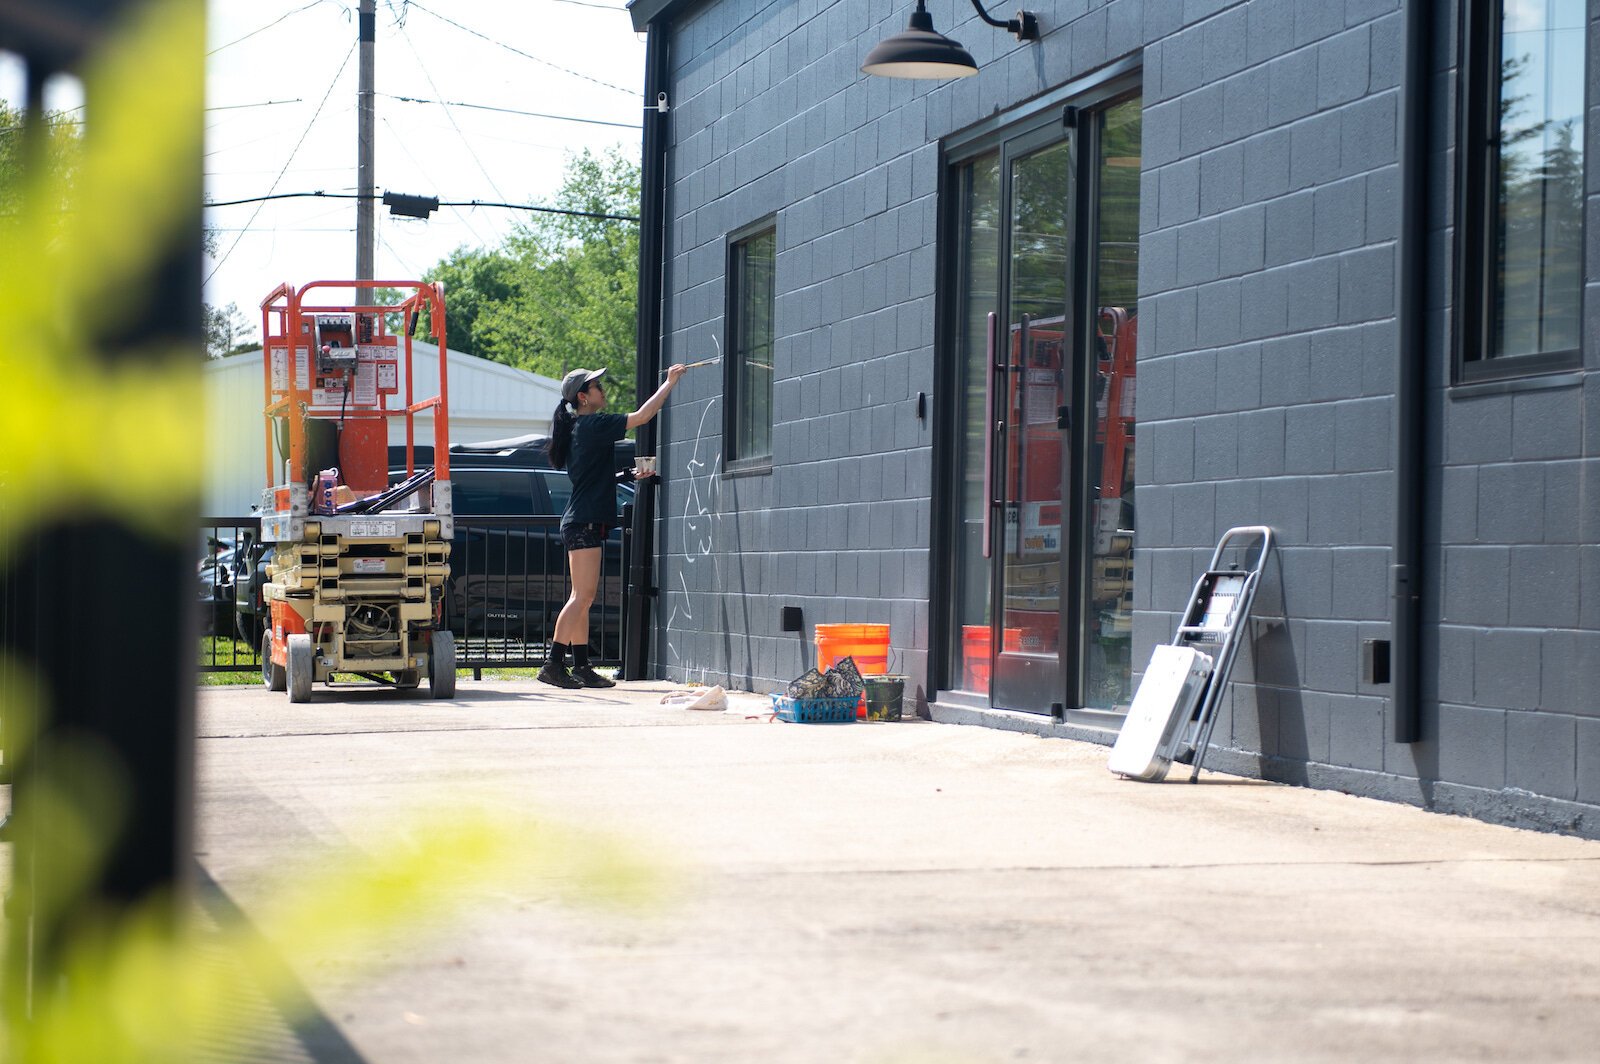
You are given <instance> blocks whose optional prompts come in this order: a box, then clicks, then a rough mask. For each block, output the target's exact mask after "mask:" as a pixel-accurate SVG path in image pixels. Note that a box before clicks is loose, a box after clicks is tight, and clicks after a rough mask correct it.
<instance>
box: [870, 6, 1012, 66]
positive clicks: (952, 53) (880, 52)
mask: <svg viewBox="0 0 1600 1064" xmlns="http://www.w3.org/2000/svg"><path fill="white" fill-rule="evenodd" d="M972 7H973V10H975V11H977V12H978V17H979V18H981V19H983V21H985V22H987V23H988V24H989V25H991V26H997V27H999V28H1000V29H1003V30H1010V31H1011V33H1012V34H1013V35H1015V36H1016V38H1017V40H1019V41H1036V40H1038V39H1039V20H1038V18H1037V17H1035V16H1034V14H1033V12H1031V11H1018V12H1017V17H1016V18H1014V19H1009V20H1006V21H1002V20H1000V19H997V18H991V17H990V15H989V12H987V11H985V10H984V9H983V5H982V4H980V3H979V2H978V0H972ZM861 72H862V73H863V74H877V75H878V76H880V77H886V78H964V77H968V76H970V75H972V74H976V73H977V72H978V64H977V63H976V62H975V61H974V60H973V58H972V55H971V54H970V53H969V52H968V51H967V50H966V49H965V48H963V47H961V45H959V44H957V43H956V42H955V41H952V40H951V39H950V38H949V37H946V36H944V35H943V34H939V33H935V32H934V29H933V17H932V16H931V15H929V14H928V10H927V8H926V7H924V6H923V0H917V9H916V10H915V11H913V12H911V22H910V24H909V25H907V26H906V28H905V30H904V32H902V33H897V34H895V35H894V36H893V37H887V38H885V39H884V40H882V41H880V42H879V43H878V46H877V47H876V48H874V49H872V51H870V52H868V53H867V61H866V62H865V63H862V64H861Z"/></svg>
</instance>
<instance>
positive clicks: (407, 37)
mask: <svg viewBox="0 0 1600 1064" xmlns="http://www.w3.org/2000/svg"><path fill="white" fill-rule="evenodd" d="M399 29H400V39H401V40H403V41H405V42H406V47H407V48H409V49H411V54H412V55H414V56H416V57H417V69H418V70H420V71H422V77H423V79H424V80H425V81H427V83H428V87H429V88H431V89H432V90H433V94H434V95H435V96H443V95H444V93H442V92H440V91H439V86H437V85H435V84H434V83H433V75H432V74H430V73H428V65H427V64H426V63H424V62H423V61H422V53H421V52H419V51H417V46H416V45H415V44H413V43H411V34H409V33H407V32H406V28H405V26H403V25H402V26H400V27H399ZM444 115H445V117H446V118H448V119H449V120H450V125H451V126H453V127H454V128H455V131H456V136H458V137H460V138H461V146H462V147H463V148H465V149H467V156H468V157H469V158H470V159H471V160H472V161H473V162H474V163H476V164H477V165H478V170H479V172H481V173H482V174H483V177H484V180H486V181H488V182H489V187H490V188H492V189H494V194H495V195H496V196H499V197H500V198H501V199H505V198H506V194H505V193H504V192H502V191H500V186H499V185H497V184H495V181H494V177H493V176H492V175H491V174H490V173H489V168H488V167H486V166H484V165H483V160H482V159H480V158H478V153H477V152H475V151H473V150H472V141H470V140H468V139H467V135H466V134H465V133H463V132H461V127H460V126H458V125H456V116H455V115H454V114H452V113H451V112H450V109H449V108H446V109H445V112H444Z"/></svg>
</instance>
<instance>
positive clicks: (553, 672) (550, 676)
mask: <svg viewBox="0 0 1600 1064" xmlns="http://www.w3.org/2000/svg"><path fill="white" fill-rule="evenodd" d="M534 679H536V680H538V681H539V682H540V683H547V684H550V685H551V686H552V687H560V688H564V689H566V690H568V691H576V690H578V689H579V688H581V687H583V686H584V683H583V681H582V680H580V679H578V678H577V677H576V676H574V675H572V673H570V672H568V671H567V667H566V666H565V665H557V664H555V663H554V662H550V661H547V662H545V663H544V668H542V669H540V670H539V675H538V676H535V677H534Z"/></svg>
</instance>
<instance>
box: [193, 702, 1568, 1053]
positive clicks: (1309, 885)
mask: <svg viewBox="0 0 1600 1064" xmlns="http://www.w3.org/2000/svg"><path fill="white" fill-rule="evenodd" d="M668 690H673V688H670V687H668V686H666V685H663V684H640V685H625V686H624V687H622V688H618V689H617V690H615V691H608V692H598V693H593V694H589V693H584V694H579V695H570V694H569V693H567V692H560V691H555V690H553V689H551V688H548V687H543V686H541V685H538V684H535V683H532V682H526V683H518V682H484V683H474V682H470V681H462V683H461V685H460V690H459V696H460V697H459V698H458V699H457V700H456V701H454V702H449V703H441V702H431V701H428V700H426V699H420V698H411V697H405V696H402V695H400V694H398V693H395V692H388V691H377V690H373V691H351V690H346V691H343V692H339V693H335V692H327V691H325V690H324V689H322V688H318V690H317V692H316V694H315V696H314V701H313V702H312V703H311V704H309V705H302V706H291V705H289V703H288V702H287V701H286V700H285V698H284V696H282V695H271V694H267V693H266V692H264V691H261V690H260V689H243V688H240V689H223V688H209V689H205V690H203V691H202V693H201V722H202V727H201V736H202V738H201V742H200V814H199V834H200V839H201V842H200V851H201V857H200V861H201V864H202V865H203V867H204V869H205V870H206V872H207V873H208V874H209V876H210V877H211V878H212V879H214V880H215V882H216V883H217V885H218V886H219V887H220V888H221V890H222V891H223V892H225V894H226V896H227V897H228V898H229V899H231V903H232V904H235V905H237V906H238V907H239V909H240V910H241V911H242V912H243V913H244V915H245V916H246V917H247V918H249V917H251V916H252V915H253V914H254V913H255V912H257V911H259V907H260V902H261V899H262V896H263V893H264V891H266V890H267V883H268V882H269V881H270V879H271V877H272V876H273V874H274V873H276V872H279V871H281V869H282V868H283V867H284V865H285V863H286V862H290V861H294V860H297V859H304V858H306V857H307V855H309V854H312V853H314V852H315V850H316V848H317V847H318V846H319V845H323V844H328V843H349V844H355V845H361V844H362V843H363V841H364V840H366V839H370V838H372V837H374V835H373V832H374V829H375V827H376V826H377V825H379V824H382V823H386V822H392V820H393V817H394V815H395V811H396V809H399V808H410V807H414V806H416V805H418V804H421V803H423V802H425V801H433V802H437V803H439V804H440V805H443V806H446V807H448V805H449V803H451V802H452V801H453V800H455V799H456V797H457V796H458V795H459V793H460V790H459V788H460V787H461V786H462V784H461V782H460V781H462V780H464V779H471V780H474V781H479V782H482V783H485V784H489V785H492V786H493V787H494V788H495V789H496V793H497V794H498V795H499V796H500V798H499V800H500V801H505V802H509V803H512V804H514V805H516V806H517V807H518V808H528V809H534V810H538V811H539V812H541V813H545V814H549V815H550V816H552V817H555V818H559V819H563V820H567V821H571V822H575V823H580V824H586V825H591V826H597V827H604V828H607V829H611V830H614V831H615V832H617V833H620V834H622V835H624V836H626V837H628V838H632V839H636V840H640V842H641V843H642V844H643V845H644V846H645V847H646V848H648V849H650V850H652V851H656V852H666V853H669V854H672V855H673V856H674V859H675V860H676V861H677V862H679V863H680V865H681V867H682V868H683V869H684V870H685V872H684V878H683V880H682V882H681V884H680V888H679V889H677V890H675V891H674V892H673V893H672V895H671V896H670V897H668V898H665V899H663V901H662V902H661V903H660V904H659V905H658V906H656V907H655V908H654V909H653V910H651V911H650V912H647V913H643V914H639V915H624V916H617V915H614V914H605V913H595V912H591V911H588V910H582V909H573V908H569V907H566V906H564V905H560V904H557V903H555V902H553V901H552V900H551V898H550V894H551V891H550V889H549V888H550V885H549V884H548V883H529V884H527V885H526V886H525V887H515V886H513V887H511V888H508V889H506V888H503V889H498V890H496V891H493V892H483V893H482V894H481V895H480V896H478V897H476V898H475V900H474V902H473V904H472V906H471V908H470V910H469V911H468V912H467V913H466V914H465V915H464V916H463V917H462V918H461V919H460V920H458V921H457V922H456V923H455V924H453V925H452V926H451V927H450V928H449V929H447V930H446V931H444V932H443V933H442V934H440V935H438V936H433V937H428V938H424V939H422V940H420V941H419V942H409V941H405V942H397V943H395V944H394V945H393V947H392V948H390V949H387V950H385V951H384V956H383V957H382V958H381V965H382V966H381V967H380V969H379V970H378V971H377V972H376V973H375V974H374V973H370V972H369V973H366V974H364V975H360V976H357V975H356V974H354V973H353V971H351V970H349V969H347V968H345V967H343V966H339V965H335V966H332V967H330V968H322V969H319V970H316V971H301V972H300V973H299V974H300V976H301V978H302V980H303V981H304V982H305V983H306V985H307V988H308V990H309V992H310V994H311V996H312V998H313V999H314V1000H315V1001H316V1003H317V1005H318V1006H319V1008H320V1009H321V1014H320V1016H319V1017H318V1023H319V1024H320V1028H319V1029H320V1030H321V1031H322V1036H321V1037H319V1038H309V1039H307V1038H303V1039H302V1042H303V1044H302V1046H301V1047H300V1050H301V1053H302V1055H301V1059H317V1060H322V1061H335V1060H337V1061H351V1060H365V1061H370V1062H373V1064H394V1062H400V1061H418V1062H421V1061H429V1062H436V1061H471V1062H478V1061H484V1062H489V1061H493V1062H502V1061H503V1062H512V1061H516V1062H522V1061H686V1062H688V1061H693V1062H699V1061H753V1060H760V1061H762V1062H763V1064H772V1062H777V1061H825V1062H833V1061H863V1062H891V1061H893V1062H912V1061H918V1062H920V1061H1013V1060H1031V1061H1092V1060H1153V1059H1179V1060H1215V1061H1238V1060H1263V1059H1269V1060H1297V1061H1303V1060H1318V1061H1341V1062H1345V1061H1355V1060H1361V1061H1366V1060H1401V1059H1404V1060H1451V1061H1455V1060H1469V1059H1488V1060H1497V1059H1498V1060H1507V1059H1517V1060H1522V1061H1546V1060H1584V1061H1588V1060H1593V1059H1595V1054H1596V1046H1597V1045H1600V843H1596V842H1588V841H1582V840H1577V839H1572V838H1564V837H1557V836H1549V835H1540V834H1534V833H1531V832H1525V831H1518V830H1514V829H1510V828H1502V827H1493V826H1489V825H1484V824H1480V823H1477V822H1474V821H1470V820H1463V819H1457V818H1451V817H1443V816H1437V815H1433V814H1429V813H1424V812H1421V811H1418V810H1416V809H1412V808H1408V807H1403V806H1397V805H1389V804H1384V803H1380V802H1375V801H1369V800H1364V799H1357V798H1351V797H1348V796H1344V795H1340V794H1335V793H1329V792H1319V791H1310V790H1300V789H1294V788H1287V787H1282V786H1277V785H1272V784H1263V783H1258V782H1254V781H1247V780H1239V779H1233V778H1228V777H1219V776H1208V778H1207V779H1206V780H1205V781H1203V782H1202V784H1201V785H1200V786H1187V785H1181V784H1168V785H1162V786H1151V785H1141V784H1135V783H1129V782H1125V781H1121V780H1118V779H1116V778H1114V777H1112V776H1111V775H1110V774H1109V773H1108V772H1107V771H1106V770H1105V758H1106V754H1107V751H1106V750H1105V749H1104V748H1102V747H1097V746H1089V745H1082V744H1077V743H1071V742H1066V741H1062V740H1046V739H1038V738H1034V737H1031V736H1026V735H1019V734H1015V733H1008V732H1001V731H994V730H989V729H983V728H970V727H958V726H951V725H940V724H932V723H928V722H906V723H901V724H857V725H848V726H831V727H830V726H798V725H788V724H781V723H768V722H766V721H764V720H761V719H749V718H747V717H746V716H745V715H744V714H742V713H737V712H735V713H727V714H708V713H703V712H691V711H683V710H673V709H665V708H662V707H661V706H659V705H658V704H657V703H658V701H659V699H660V696H661V694H662V693H663V692H665V691H668ZM263 930H265V931H266V932H267V933H268V934H269V935H270V933H271V928H270V927H268V928H263ZM352 960H353V958H352Z"/></svg>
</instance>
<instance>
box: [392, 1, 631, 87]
mask: <svg viewBox="0 0 1600 1064" xmlns="http://www.w3.org/2000/svg"><path fill="white" fill-rule="evenodd" d="M406 6H407V8H415V9H416V10H418V11H421V12H422V13H423V14H425V15H432V16H433V17H434V18H436V19H438V20H439V21H440V22H443V23H446V24H448V25H451V26H454V27H455V28H456V29H458V30H460V31H461V32H462V33H470V34H471V35H472V36H474V37H478V38H481V39H482V40H485V41H488V42H489V43H490V44H493V45H496V46H497V47H500V48H504V49H505V50H506V51H508V52H511V53H512V54H513V55H520V56H521V57H522V58H524V59H531V60H533V61H534V62H535V63H538V64H540V65H541V66H547V67H549V68H550V69H552V70H559V71H561V73H563V74H570V75H572V76H573V77H575V78H582V79H583V80H584V81H592V82H593V83H594V84H596V85H602V86H604V87H605V88H608V89H614V90H616V91H617V92H625V93H627V94H628V95H629V96H633V97H635V98H637V97H639V96H640V93H639V91H638V90H637V89H625V88H623V87H622V86H621V85H613V84H611V82H609V81H601V80H600V79H599V78H592V77H590V76H589V75H588V74H580V73H578V72H577V71H576V70H571V69H569V68H567V67H564V66H560V65H559V64H556V63H552V62H550V60H548V59H540V58H539V57H538V56H536V55H532V54H530V53H528V52H524V51H523V50H522V49H520V48H516V47H513V46H512V45H509V44H507V43H506V42H505V41H497V40H495V39H494V38H493V37H490V36H489V35H488V34H486V33H479V32H478V31H477V30H475V29H473V28H472V27H471V26H463V25H462V24H461V23H459V22H457V21H455V20H454V19H450V18H446V17H445V16H443V15H441V14H439V13H438V12H437V11H433V10H430V9H428V8H426V7H423V6H422V5H421V4H419V3H417V2H416V0H407V3H406Z"/></svg>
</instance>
